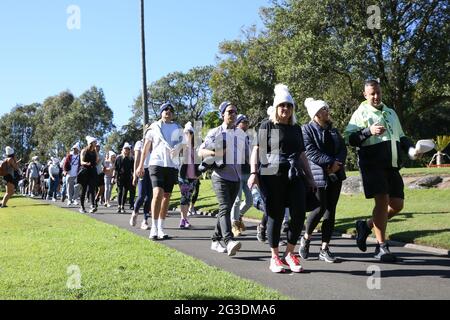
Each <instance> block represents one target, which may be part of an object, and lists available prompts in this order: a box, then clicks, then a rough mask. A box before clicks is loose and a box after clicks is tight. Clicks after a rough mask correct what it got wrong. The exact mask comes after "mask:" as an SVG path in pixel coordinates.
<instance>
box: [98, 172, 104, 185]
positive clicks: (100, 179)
mask: <svg viewBox="0 0 450 320" xmlns="http://www.w3.org/2000/svg"><path fill="white" fill-rule="evenodd" d="M104 185H105V174H104V173H103V172H102V173H100V174H99V175H97V187H103V186H104Z"/></svg>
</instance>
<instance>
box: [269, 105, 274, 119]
mask: <svg viewBox="0 0 450 320" xmlns="http://www.w3.org/2000/svg"><path fill="white" fill-rule="evenodd" d="M274 111H275V108H274V106H270V107H268V108H267V115H268V116H269V117H271V116H272V113H273V112H274Z"/></svg>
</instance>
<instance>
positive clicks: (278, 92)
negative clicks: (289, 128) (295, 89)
mask: <svg viewBox="0 0 450 320" xmlns="http://www.w3.org/2000/svg"><path fill="white" fill-rule="evenodd" d="M274 91H275V99H274V101H273V106H274V107H275V108H277V107H278V106H279V105H280V104H282V103H286V102H287V103H290V104H292V105H293V106H294V107H295V102H294V99H293V98H292V96H291V94H290V93H289V89H288V87H287V86H286V85H284V84H277V85H276V86H275V90H274Z"/></svg>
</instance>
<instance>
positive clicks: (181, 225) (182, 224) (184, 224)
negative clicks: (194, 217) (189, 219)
mask: <svg viewBox="0 0 450 320" xmlns="http://www.w3.org/2000/svg"><path fill="white" fill-rule="evenodd" d="M184 228H186V220H184V219H183V218H181V220H180V229H184Z"/></svg>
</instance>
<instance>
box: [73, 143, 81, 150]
mask: <svg viewBox="0 0 450 320" xmlns="http://www.w3.org/2000/svg"><path fill="white" fill-rule="evenodd" d="M73 149H77V150H80V144H79V143H78V142H77V143H75V144H74V145H73V147H72V150H73Z"/></svg>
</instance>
